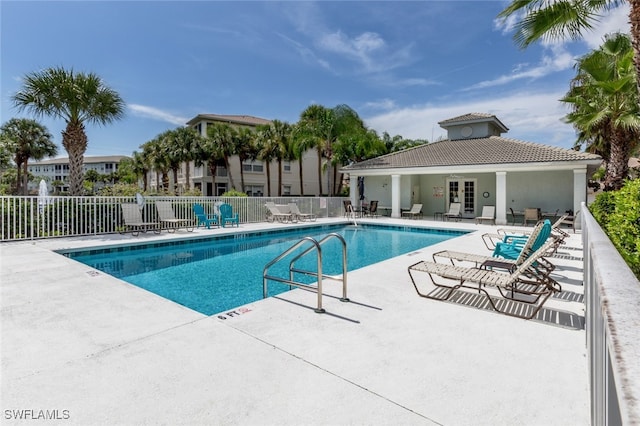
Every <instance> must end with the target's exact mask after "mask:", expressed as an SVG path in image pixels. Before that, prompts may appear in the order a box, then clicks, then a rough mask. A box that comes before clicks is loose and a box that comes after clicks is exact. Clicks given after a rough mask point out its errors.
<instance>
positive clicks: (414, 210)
mask: <svg viewBox="0 0 640 426" xmlns="http://www.w3.org/2000/svg"><path fill="white" fill-rule="evenodd" d="M402 216H403V217H404V216H408V217H410V218H411V219H417V218H418V217H422V204H414V205H413V206H411V210H409V211H406V212H402Z"/></svg>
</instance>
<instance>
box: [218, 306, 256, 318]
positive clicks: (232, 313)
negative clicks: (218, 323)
mask: <svg viewBox="0 0 640 426" xmlns="http://www.w3.org/2000/svg"><path fill="white" fill-rule="evenodd" d="M248 312H252V310H251V309H249V308H238V309H234V310H233V311H229V312H225V313H222V314H218V315H217V317H218V319H221V320H228V319H229V318H235V317H238V316H240V315H243V314H246V313H248Z"/></svg>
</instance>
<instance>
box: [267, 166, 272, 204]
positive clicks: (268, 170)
mask: <svg viewBox="0 0 640 426" xmlns="http://www.w3.org/2000/svg"><path fill="white" fill-rule="evenodd" d="M266 163H267V194H269V195H268V196H269V197H271V161H266Z"/></svg>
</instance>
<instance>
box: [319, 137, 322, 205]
mask: <svg viewBox="0 0 640 426" xmlns="http://www.w3.org/2000/svg"><path fill="white" fill-rule="evenodd" d="M318 191H319V193H318V195H319V196H322V150H321V149H320V148H318Z"/></svg>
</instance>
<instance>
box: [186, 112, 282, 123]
mask: <svg viewBox="0 0 640 426" xmlns="http://www.w3.org/2000/svg"><path fill="white" fill-rule="evenodd" d="M201 120H208V121H219V122H226V123H232V124H245V125H249V126H258V125H260V124H269V123H271V120H267V119H266V118H260V117H254V116H251V115H219V114H198V116H197V117H195V118H192V119H191V120H189V121H188V122H187V125H193V124H195V123H197V122H198V121H201Z"/></svg>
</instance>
